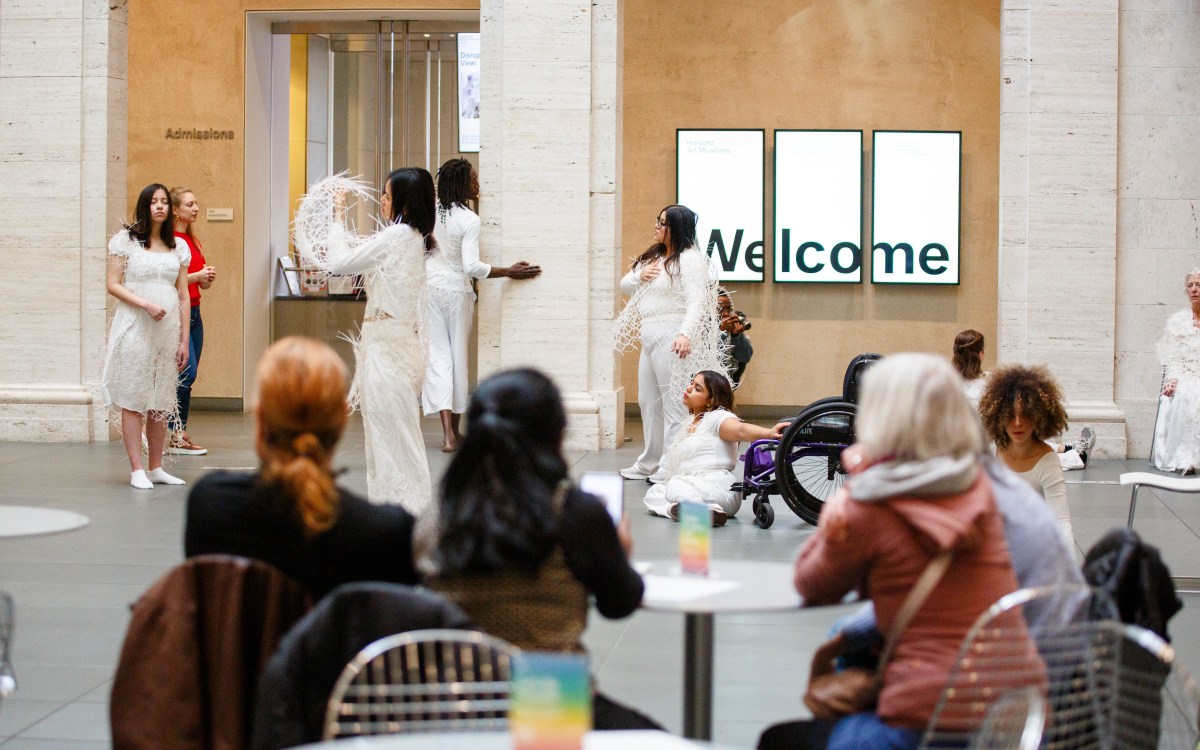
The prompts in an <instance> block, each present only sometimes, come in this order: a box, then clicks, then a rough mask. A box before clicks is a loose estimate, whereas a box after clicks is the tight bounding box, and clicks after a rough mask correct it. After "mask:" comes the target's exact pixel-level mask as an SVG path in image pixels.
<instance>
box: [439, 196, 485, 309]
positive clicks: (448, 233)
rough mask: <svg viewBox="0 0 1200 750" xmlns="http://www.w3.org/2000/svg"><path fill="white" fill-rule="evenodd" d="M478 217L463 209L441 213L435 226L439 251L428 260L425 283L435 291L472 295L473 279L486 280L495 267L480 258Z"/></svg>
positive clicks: (441, 211) (451, 208)
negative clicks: (442, 290)
mask: <svg viewBox="0 0 1200 750" xmlns="http://www.w3.org/2000/svg"><path fill="white" fill-rule="evenodd" d="M479 226H480V221H479V217H478V216H476V215H475V212H474V211H472V210H471V209H469V208H464V207H463V206H459V205H454V206H451V207H450V209H449V210H445V209H442V210H439V211H438V218H437V222H435V224H434V226H433V236H434V239H436V240H437V248H435V249H434V251H433V253H432V254H431V255H430V256H429V257H427V258H426V259H425V280H426V282H427V283H428V284H429V286H430V287H432V288H434V289H447V290H450V291H454V292H468V293H469V292H471V291H472V289H471V279H486V278H487V277H488V274H490V273H491V272H492V267H491V266H490V265H488V264H487V263H484V262H483V261H481V260H480V259H479Z"/></svg>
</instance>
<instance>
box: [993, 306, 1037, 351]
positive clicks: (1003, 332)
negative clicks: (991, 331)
mask: <svg viewBox="0 0 1200 750" xmlns="http://www.w3.org/2000/svg"><path fill="white" fill-rule="evenodd" d="M1028 329H1029V303H1028V302H1025V301H1024V300H1022V301H1019V302H1013V301H1009V300H1006V299H1004V298H1003V297H1002V298H1001V299H1000V315H999V326H998V328H997V331H998V333H997V335H998V337H999V339H1000V341H999V342H998V345H997V347H996V349H997V352H998V355H997V357H996V360H997V361H998V362H1025V361H1026V359H1025V352H1026V348H1027V345H1028V341H1027V340H1026V332H1027V331H1028Z"/></svg>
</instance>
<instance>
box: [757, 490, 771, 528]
mask: <svg viewBox="0 0 1200 750" xmlns="http://www.w3.org/2000/svg"><path fill="white" fill-rule="evenodd" d="M753 510H754V523H756V524H758V528H760V529H769V528H771V524H773V523H775V509H774V508H772V507H771V501H770V500H768V499H767V493H765V492H762V493H759V494H757V495H755V496H754V506H753Z"/></svg>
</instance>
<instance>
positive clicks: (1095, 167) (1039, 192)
mask: <svg viewBox="0 0 1200 750" xmlns="http://www.w3.org/2000/svg"><path fill="white" fill-rule="evenodd" d="M1116 184H1117V162H1116V160H1115V159H1095V158H1092V157H1089V156H1085V155H1082V154H1062V153H1060V154H1037V155H1035V156H1033V157H1031V158H1030V165H1029V199H1030V201H1032V202H1037V201H1038V200H1039V199H1041V198H1077V199H1080V200H1088V201H1104V202H1106V203H1111V202H1114V201H1115V198H1116V195H1117V187H1116ZM1114 226H1115V224H1114Z"/></svg>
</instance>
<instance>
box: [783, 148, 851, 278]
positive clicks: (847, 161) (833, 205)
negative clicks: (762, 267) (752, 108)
mask: <svg viewBox="0 0 1200 750" xmlns="http://www.w3.org/2000/svg"><path fill="white" fill-rule="evenodd" d="M862 142H863V134H862V131H861V130H776V131H775V258H774V259H775V281H786V282H806V281H807V282H849V283H854V282H859V281H862V267H863V253H862V233H863V232H862V229H863V227H862Z"/></svg>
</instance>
